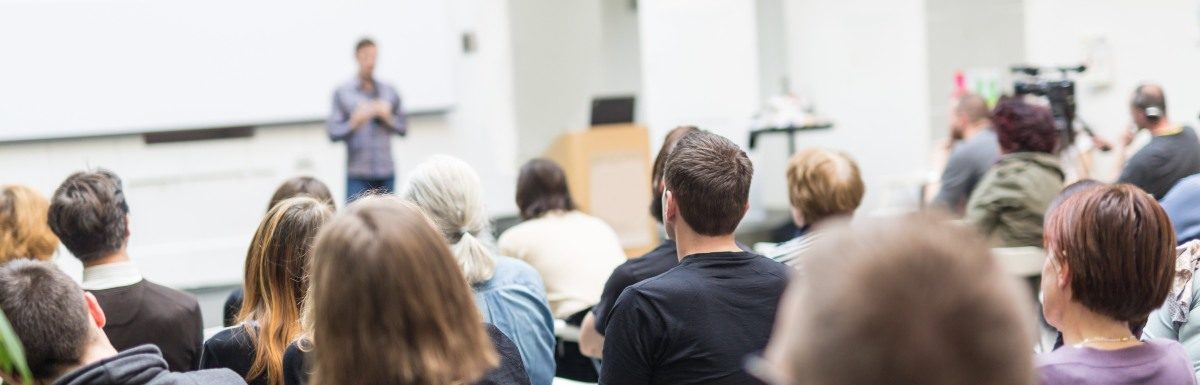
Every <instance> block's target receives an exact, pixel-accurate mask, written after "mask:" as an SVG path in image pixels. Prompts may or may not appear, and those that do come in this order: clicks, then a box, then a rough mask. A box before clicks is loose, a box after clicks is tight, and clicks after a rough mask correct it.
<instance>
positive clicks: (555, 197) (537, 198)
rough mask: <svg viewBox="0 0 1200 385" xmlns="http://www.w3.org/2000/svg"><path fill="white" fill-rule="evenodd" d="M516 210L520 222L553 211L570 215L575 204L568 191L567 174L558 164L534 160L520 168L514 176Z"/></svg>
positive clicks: (544, 160) (538, 159)
mask: <svg viewBox="0 0 1200 385" xmlns="http://www.w3.org/2000/svg"><path fill="white" fill-rule="evenodd" d="M517 208H518V209H520V210H521V219H522V220H530V219H534V218H538V217H541V216H542V215H545V214H546V213H548V212H553V211H571V210H574V209H575V202H574V201H572V200H571V190H570V189H569V188H568V187H567V174H566V173H565V172H563V169H562V167H559V166H558V163H554V161H552V160H549V159H542V158H537V159H533V160H530V161H528V162H526V163H525V165H524V166H521V174H520V175H519V176H517Z"/></svg>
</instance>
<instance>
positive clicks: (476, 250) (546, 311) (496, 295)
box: [400, 156, 555, 385]
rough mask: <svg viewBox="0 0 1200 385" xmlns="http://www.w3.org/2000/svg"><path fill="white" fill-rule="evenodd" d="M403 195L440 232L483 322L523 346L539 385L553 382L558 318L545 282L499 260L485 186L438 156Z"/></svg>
mask: <svg viewBox="0 0 1200 385" xmlns="http://www.w3.org/2000/svg"><path fill="white" fill-rule="evenodd" d="M400 196H401V197H403V198H405V199H408V200H410V201H412V202H413V203H416V205H417V207H420V208H421V210H422V211H424V212H425V214H426V215H428V216H429V219H431V220H432V221H433V224H434V226H435V228H436V229H437V230H438V231H440V232H441V235H442V237H443V238H444V239H445V242H447V243H448V244H449V245H450V247H451V251H452V252H453V254H454V257H455V259H456V260H457V261H458V265H459V267H461V268H462V271H463V275H464V277H465V278H466V279H467V282H468V283H470V284H471V286H472V289H473V290H474V292H475V303H476V304H477V305H479V310H480V312H481V313H482V314H483V320H484V322H488V323H491V324H493V325H495V326H496V327H497V328H499V329H500V331H502V332H504V334H505V335H507V336H508V337H509V338H511V339H512V340H513V341H514V342H516V344H517V346H518V347H520V351H521V357H522V358H523V360H524V362H525V370H527V371H528V374H529V379H530V380H531V381H532V383H533V384H535V385H549V384H550V381H552V380H553V378H554V372H555V361H554V318H553V317H552V316H551V315H550V307H549V305H548V304H547V302H546V292H545V288H544V287H543V285H542V278H541V277H540V276H538V273H537V271H536V270H534V269H533V268H532V267H530V266H529V265H528V264H526V263H525V262H521V261H519V260H516V259H513V258H509V257H505V256H499V255H495V252H494V251H493V246H492V241H491V239H492V235H491V234H492V231H491V224H490V223H489V221H488V213H487V208H486V207H485V205H484V203H483V187H482V185H481V183H480V181H479V176H478V175H477V174H476V173H475V170H474V169H473V168H471V166H470V165H468V164H467V163H466V162H463V161H462V160H459V159H456V158H452V157H448V156H434V157H432V158H430V159H429V160H426V161H425V162H423V163H421V164H420V165H418V166H417V168H416V169H415V170H413V171H412V172H411V173H410V174H409V177H408V180H407V181H406V182H405V184H404V186H403V187H402V188H401V193H400Z"/></svg>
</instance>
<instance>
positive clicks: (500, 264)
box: [495, 255, 540, 278]
mask: <svg viewBox="0 0 1200 385" xmlns="http://www.w3.org/2000/svg"><path fill="white" fill-rule="evenodd" d="M495 261H496V273H495V274H496V275H497V276H505V277H522V278H531V277H532V278H539V277H540V276H539V275H538V272H537V270H535V269H534V268H533V266H532V265H530V264H528V263H525V261H522V260H520V259H516V258H513V257H507V256H503V255H497V256H495Z"/></svg>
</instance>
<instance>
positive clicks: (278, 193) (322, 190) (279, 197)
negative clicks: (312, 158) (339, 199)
mask: <svg viewBox="0 0 1200 385" xmlns="http://www.w3.org/2000/svg"><path fill="white" fill-rule="evenodd" d="M298 196H307V197H311V198H313V199H316V200H318V201H321V202H322V203H325V204H326V205H328V206H329V209H330V210H336V209H337V206H336V205H335V204H334V203H333V194H330V193H329V187H326V186H325V183H322V182H321V181H320V180H317V179H316V178H313V177H310V176H298V177H295V178H291V179H288V180H286V181H284V182H283V184H280V185H279V187H278V188H276V189H275V194H274V195H271V202H270V203H269V204H268V205H267V211H271V208H272V207H275V204H276V203H279V202H281V201H283V200H284V199H288V198H294V197H298ZM244 296H245V292H244V291H243V289H242V288H241V287H238V288H236V289H233V292H232V293H229V297H226V298H225V316H224V318H222V319H223V320H225V326H227V327H228V326H233V325H234V324H236V323H237V315H238V313H239V312H241V311H242V297H244Z"/></svg>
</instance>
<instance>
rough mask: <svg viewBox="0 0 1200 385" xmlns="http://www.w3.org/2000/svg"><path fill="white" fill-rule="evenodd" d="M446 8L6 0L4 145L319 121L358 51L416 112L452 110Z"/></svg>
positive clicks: (0, 19) (2, 2)
mask: <svg viewBox="0 0 1200 385" xmlns="http://www.w3.org/2000/svg"><path fill="white" fill-rule="evenodd" d="M449 17H450V9H449V5H448V4H447V2H445V1H440V0H0V142H4V141H19V140H37V139H54V138H70V137H81V136H97V135H115V134H127V133H140V132H154V131H170V130H184V129H199V128H212V127H230V126H245V125H262V124H276V123H290V122H302V121H314V120H320V119H323V118H324V117H325V116H326V115H327V114H328V113H329V108H330V104H331V95H332V91H333V88H334V87H335V86H336V85H337V84H339V83H341V82H343V81H346V80H349V79H351V78H352V77H353V76H354V73H355V70H356V66H355V63H354V57H353V51H354V44H355V42H356V41H357V40H358V39H359V38H361V37H364V36H369V37H371V38H373V39H374V40H375V41H376V42H377V43H378V46H379V61H378V63H377V67H376V77H377V78H378V79H380V80H383V81H387V82H390V83H392V84H394V85H396V86H397V87H398V88H399V90H400V93H401V95H402V97H403V98H404V104H405V109H406V110H408V111H410V112H425V111H437V110H444V109H447V108H450V107H452V106H453V103H454V100H455V95H454V90H455V83H454V82H455V80H454V67H455V61H454V59H455V55H456V50H457V47H458V45H457V44H458V40H457V37H456V36H457V35H456V33H455V32H454V31H452V28H451V20H450V19H449Z"/></svg>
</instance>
